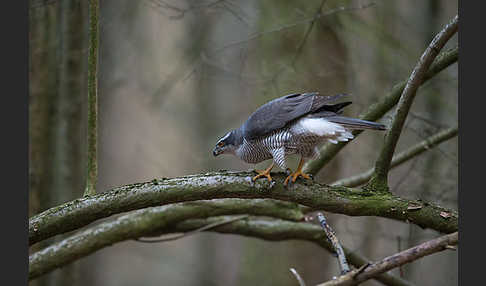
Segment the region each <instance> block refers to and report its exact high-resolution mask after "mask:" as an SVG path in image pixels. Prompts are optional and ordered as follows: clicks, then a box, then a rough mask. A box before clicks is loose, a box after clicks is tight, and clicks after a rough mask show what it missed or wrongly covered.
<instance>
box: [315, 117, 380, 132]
mask: <svg viewBox="0 0 486 286" xmlns="http://www.w3.org/2000/svg"><path fill="white" fill-rule="evenodd" d="M325 119H326V120H329V121H330V122H334V123H338V124H341V125H342V126H343V127H345V128H348V129H375V130H387V128H386V126H385V125H384V124H381V123H376V122H372V121H367V120H362V119H357V118H350V117H344V116H330V117H325Z"/></svg>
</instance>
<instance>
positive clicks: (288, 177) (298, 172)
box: [284, 158, 311, 186]
mask: <svg viewBox="0 0 486 286" xmlns="http://www.w3.org/2000/svg"><path fill="white" fill-rule="evenodd" d="M303 166H304V158H300V162H299V167H297V170H296V171H295V172H294V173H292V174H290V175H288V176H287V178H286V179H285V181H284V186H287V185H288V183H289V180H290V178H292V183H295V181H296V180H297V178H298V177H299V176H301V177H302V178H304V179H310V178H311V177H310V176H309V175H307V174H306V173H304V172H302V167H303Z"/></svg>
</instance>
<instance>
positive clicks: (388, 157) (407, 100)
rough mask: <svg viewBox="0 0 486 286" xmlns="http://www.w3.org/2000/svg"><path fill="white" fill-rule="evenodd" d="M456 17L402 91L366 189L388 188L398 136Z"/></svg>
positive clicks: (430, 49)
mask: <svg viewBox="0 0 486 286" xmlns="http://www.w3.org/2000/svg"><path fill="white" fill-rule="evenodd" d="M458 22H459V20H458V16H457V15H456V16H455V17H454V18H453V19H452V20H451V21H450V22H449V23H448V24H447V25H446V26H445V27H444V28H443V29H442V30H441V31H440V32H439V33H438V34H437V35H436V36H435V37H434V39H433V40H432V42H431V43H430V45H429V46H428V47H427V49H426V50H425V52H424V53H423V54H422V56H421V57H420V59H419V61H418V62H417V64H416V66H415V68H414V69H413V71H412V73H411V75H410V78H409V79H408V81H407V84H406V85H405V88H404V89H403V92H402V95H401V96H400V100H399V102H398V105H397V108H396V110H395V113H394V116H393V120H392V123H391V127H390V129H389V131H388V132H387V133H386V135H385V142H384V144H383V148H382V149H381V152H380V155H379V157H378V159H377V160H376V164H375V171H374V174H373V176H372V177H371V179H370V181H369V182H368V184H367V186H366V187H370V188H371V189H383V190H385V189H387V188H388V171H389V170H390V165H391V161H392V157H393V153H394V152H395V148H396V145H397V142H398V139H399V137H400V134H401V132H402V129H403V125H404V124H405V120H406V118H407V115H408V112H409V110H410V108H411V106H412V103H413V100H414V98H415V95H416V94H417V90H418V88H419V86H420V85H421V84H422V82H423V79H424V77H425V74H426V72H427V70H428V69H429V67H430V65H431V64H432V62H433V61H434V60H435V58H436V57H437V55H438V54H439V51H440V50H441V49H442V47H443V46H444V45H445V44H446V43H447V41H448V40H449V39H450V38H451V37H452V36H453V35H454V34H455V33H456V32H457V29H458Z"/></svg>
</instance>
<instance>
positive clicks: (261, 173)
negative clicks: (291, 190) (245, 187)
mask: <svg viewBox="0 0 486 286" xmlns="http://www.w3.org/2000/svg"><path fill="white" fill-rule="evenodd" d="M273 164H274V163H272V165H270V167H268V168H267V169H265V170H255V172H257V173H258V175H256V176H254V177H253V178H252V179H251V180H252V181H253V182H254V181H256V179H258V178H261V177H267V179H268V181H269V182H272V181H273V178H272V176H270V171H271V170H272V168H273Z"/></svg>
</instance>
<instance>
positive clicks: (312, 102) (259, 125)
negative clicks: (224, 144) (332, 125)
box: [242, 92, 344, 140]
mask: <svg viewBox="0 0 486 286" xmlns="http://www.w3.org/2000/svg"><path fill="white" fill-rule="evenodd" d="M342 96H344V94H338V95H331V96H324V95H318V93H317V92H311V93H295V94H290V95H286V96H282V97H279V98H276V99H274V100H272V101H269V102H267V103H265V104H264V105H262V106H260V107H259V108H258V109H257V110H256V111H255V112H253V114H251V115H250V117H248V119H247V120H246V122H245V123H244V124H243V125H242V131H243V136H244V137H245V138H247V139H249V140H252V139H255V138H258V137H261V136H263V135H266V134H268V133H271V132H272V131H274V130H277V129H280V128H282V127H284V126H285V125H286V124H287V123H289V122H290V121H292V120H295V119H297V118H299V117H302V116H305V115H306V114H309V113H312V112H316V111H318V110H320V108H321V107H323V106H325V105H326V103H328V102H332V101H335V100H337V99H338V98H340V97H342Z"/></svg>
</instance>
